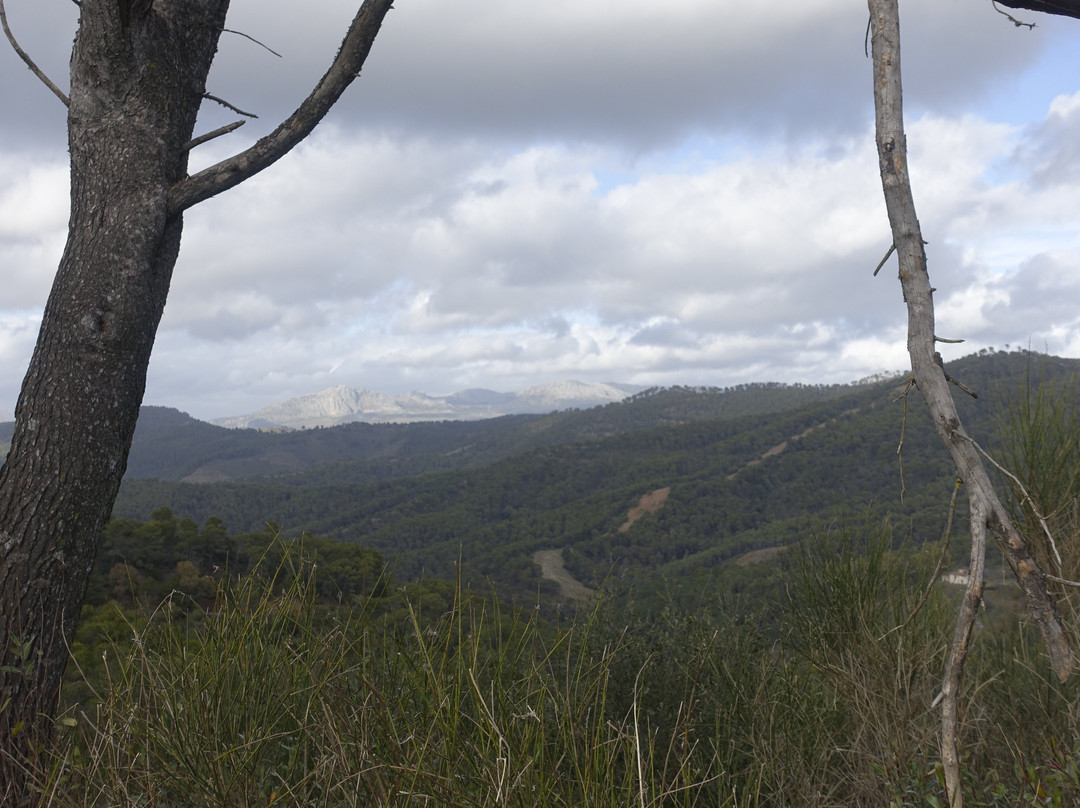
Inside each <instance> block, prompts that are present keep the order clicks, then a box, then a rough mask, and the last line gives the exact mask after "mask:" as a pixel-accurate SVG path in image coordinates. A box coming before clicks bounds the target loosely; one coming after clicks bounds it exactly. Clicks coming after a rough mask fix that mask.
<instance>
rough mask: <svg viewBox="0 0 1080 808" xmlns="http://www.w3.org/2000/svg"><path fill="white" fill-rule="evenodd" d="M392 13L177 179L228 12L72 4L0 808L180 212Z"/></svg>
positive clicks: (114, 475)
mask: <svg viewBox="0 0 1080 808" xmlns="http://www.w3.org/2000/svg"><path fill="white" fill-rule="evenodd" d="M390 5H391V0H365V2H364V4H363V6H362V7H361V8H360V10H359V12H358V13H357V15H356V17H355V18H354V20H353V22H352V24H351V26H350V28H349V30H348V32H347V35H346V37H345V40H344V43H343V44H342V48H341V50H340V52H339V53H338V55H337V57H336V59H335V60H334V62H333V64H332V66H331V67H330V69H329V71H328V72H327V73H326V75H325V76H323V78H322V79H321V80H320V82H319V84H318V85H317V86H316V88H315V90H314V91H313V92H312V94H311V95H310V96H309V97H308V99H307V100H305V101H304V103H303V104H302V105H301V106H300V107H299V108H298V109H297V110H296V112H295V113H293V115H292V116H290V117H289V118H288V119H287V120H286V121H285V122H284V123H282V125H281V126H280V127H279V128H278V129H277V130H275V131H274V132H273V133H272V134H271V135H268V136H267V137H266V138H263V139H262V140H261V141H259V142H258V143H257V144H255V146H253V147H252V148H250V149H248V150H247V151H245V152H243V153H241V154H238V155H236V156H235V157H233V158H231V159H229V160H226V161H224V162H223V163H220V164H218V165H217V166H214V167H212V168H209V169H207V170H205V171H203V172H200V173H199V174H197V175H196V176H194V177H189V176H188V174H187V158H188V153H189V151H190V146H191V140H192V134H193V131H194V127H195V121H196V116H197V114H198V110H199V106H200V104H201V102H202V100H203V97H204V94H205V92H206V87H205V84H206V76H207V73H208V72H209V70H210V66H211V64H212V63H213V60H214V56H215V53H216V51H217V43H218V37H219V36H220V34H221V32H222V29H223V27H224V25H225V18H226V15H227V12H228V8H229V0H82V2H81V9H80V18H79V28H78V34H77V37H76V40H75V44H74V47H73V50H72V54H71V67H70V78H71V90H70V94H69V100H68V136H69V148H70V153H71V215H70V220H69V224H68V239H67V244H66V247H65V249H64V253H63V256H62V258H61V259H60V264H59V267H58V270H57V273H56V277H55V280H54V283H53V287H52V291H51V293H50V295H49V299H48V303H47V305H46V308H45V313H44V318H43V320H42V325H41V330H40V333H39V337H38V342H37V346H36V348H35V351H34V354H33V358H32V359H31V362H30V367H29V370H28V372H27V374H26V378H25V380H24V382H23V386H22V390H21V393H20V396H19V401H18V404H17V407H16V411H15V421H16V423H15V432H14V436H13V438H12V442H11V448H10V451H9V453H8V456H7V460H6V461H5V463H4V465H3V467H2V468H0V806H14V805H18V804H20V802H21V801H22V800H23V799H24V798H25V796H26V788H27V786H26V780H25V776H24V774H25V771H24V769H25V766H26V764H27V763H28V762H30V761H31V760H32V759H33V756H34V755H35V754H36V753H37V751H38V750H40V749H41V748H42V746H43V744H44V743H46V742H47V739H48V736H49V732H50V729H51V724H52V716H53V714H54V711H55V708H56V704H57V698H58V695H59V689H60V680H61V675H62V673H63V670H64V667H65V663H66V660H67V642H68V640H69V639H70V637H71V636H72V634H73V632H74V630H75V625H76V620H77V618H78V615H79V611H80V608H81V605H82V599H83V595H84V593H85V589H86V583H87V579H88V575H89V572H90V568H91V565H92V563H93V560H94V556H95V554H96V551H97V545H98V537H99V534H100V531H101V529H102V527H103V526H104V524H105V522H106V520H107V519H108V517H109V513H110V511H111V509H112V505H113V501H114V499H115V497H116V493H117V489H118V488H119V485H120V479H121V477H122V476H123V474H124V469H125V467H126V464H127V455H128V450H129V448H130V446H131V438H132V434H133V432H134V429H135V421H136V419H137V417H138V414H139V407H140V404H141V402H142V396H143V390H144V387H145V383H146V370H147V365H148V363H149V359H150V351H151V348H152V346H153V343H154V337H155V334H156V331H157V327H158V323H159V321H160V319H161V315H162V311H163V309H164V306H165V299H166V296H167V294H168V290H169V283H170V279H171V276H172V271H173V266H174V264H175V262H176V258H177V255H178V253H179V249H180V235H181V231H182V227H183V212H184V210H186V209H187V208H189V207H191V206H192V205H194V204H196V203H197V202H200V201H202V200H204V199H207V198H209V197H211V196H213V195H215V194H217V193H219V192H221V191H223V190H225V189H227V188H230V187H232V186H234V185H237V184H239V183H240V182H243V181H244V180H245V179H247V178H248V177H250V176H252V175H254V174H255V173H257V172H258V171H261V170H262V169H263V168H266V167H267V166H268V165H270V164H271V163H273V162H274V161H276V160H277V159H279V158H280V157H282V156H283V155H284V154H286V153H287V152H288V151H289V150H290V149H291V148H292V147H293V146H295V145H296V144H297V143H299V142H300V141H301V140H303V138H304V137H306V136H307V135H308V134H309V133H310V132H311V131H312V129H313V128H314V127H315V125H316V124H317V123H318V122H319V120H320V119H321V118H322V117H323V116H324V115H325V114H326V112H327V111H328V110H329V109H330V107H331V106H332V105H333V104H334V103H335V102H336V101H337V99H338V98H339V97H340V96H341V94H342V92H344V90H345V89H346V88H347V87H348V86H349V84H350V83H351V82H352V81H353V80H354V79H355V77H356V76H357V74H358V73H359V71H360V67H361V66H362V64H363V63H364V61H365V59H366V57H367V55H368V52H369V50H370V48H371V45H372V43H373V41H374V38H375V35H376V33H377V32H378V30H379V27H380V26H381V24H382V21H383V18H384V16H385V15H386V13H387V11H388V10H389V8H390ZM0 12H2V0H0ZM61 98H62V100H64V99H63V96H62V94H61Z"/></svg>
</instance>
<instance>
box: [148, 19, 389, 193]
mask: <svg viewBox="0 0 1080 808" xmlns="http://www.w3.org/2000/svg"><path fill="white" fill-rule="evenodd" d="M392 3H393V0H364V4H363V5H362V6H361V7H360V10H359V11H357V13H356V16H355V17H354V18H353V21H352V23H351V24H350V25H349V30H348V32H347V33H346V34H345V40H344V41H343V42H342V44H341V50H339V51H338V54H337V57H336V58H335V59H334V61H333V64H331V65H330V69H329V70H327V71H326V74H325V75H324V76H323V77H322V78H321V79H320V80H319V83H318V84H316V85H315V89H313V90H312V91H311V94H310V95H309V96H308V97H307V98H306V99H304V101H303V103H301V104H300V106H299V107H298V108H297V109H296V111H295V112H293V114H292V115H290V116H289V117H288V118H286V119H285V120H284V121H283V122H282V123H281V125H280V126H278V127H277V129H275V130H274V131H273V132H271V133H270V134H269V135H267V136H266V137H264V138H261V139H260V140H259V141H258V142H257V143H255V145H253V146H252V147H251V148H249V149H246V150H245V151H243V152H241V153H240V154H237V155H235V156H233V157H230V158H229V159H227V160H223V161H222V162H220V163H218V164H217V165H213V166H210V167H209V168H207V169H204V170H203V171H200V172H199V173H198V174H195V175H194V176H191V177H187V178H186V179H183V180H181V181H180V182H178V183H177V184H176V185H174V186H173V187H172V189H171V191H170V192H169V213H170V214H176V213H180V212H182V211H184V210H187V209H188V208H190V207H191V206H192V205H195V204H198V203H199V202H202V201H203V200H204V199H209V198H210V197H212V196H215V195H217V194H219V193H221V192H222V191H226V190H228V189H229V188H232V187H234V186H236V185H239V184H240V183H242V182H243V181H244V180H246V179H248V178H250V177H253V176H254V175H255V174H257V173H259V172H260V171H262V170H263V169H265V168H267V167H268V166H271V165H273V164H274V163H276V162H277V161H278V160H280V159H281V158H282V157H284V156H285V155H286V154H288V153H289V151H290V150H292V148H293V147H294V146H296V144H298V143H299V142H300V141H302V140H303V139H304V138H305V137H307V136H308V135H309V134H310V133H311V132H312V130H313V129H314V128H315V127H316V126H317V125H318V123H319V122H320V121H321V120H322V119H323V118H324V117H325V116H326V113H327V112H329V111H330V108H331V107H332V106H333V105H334V103H335V102H336V101H337V100H338V99H339V98H340V97H341V95H342V93H344V92H345V90H346V89H347V88H348V87H349V85H350V84H352V82H353V81H354V80H355V79H356V76H357V74H358V73H359V72H360V68H361V67H362V66H363V64H364V61H365V60H366V59H367V56H368V54H369V53H370V52H371V46H372V44H373V43H374V41H375V35H376V34H377V33H378V32H379V28H380V27H381V25H382V21H383V18H384V17H385V16H386V14H387V12H388V11H389V10H390V8H391V6H392Z"/></svg>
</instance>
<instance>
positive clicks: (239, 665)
mask: <svg viewBox="0 0 1080 808" xmlns="http://www.w3.org/2000/svg"><path fill="white" fill-rule="evenodd" d="M790 555H791V557H792V561H791V562H789V564H788V568H787V570H786V571H785V573H784V579H785V585H786V591H787V592H788V597H787V600H786V602H785V603H784V604H782V607H781V608H779V609H778V610H776V611H770V610H768V609H765V608H762V607H761V606H760V605H757V606H750V605H748V604H745V603H741V602H739V601H737V600H734V599H730V598H707V597H703V598H702V603H701V606H700V608H699V609H694V610H680V609H676V608H674V607H672V608H669V609H666V610H663V611H662V612H661V613H660V614H658V615H654V616H651V617H644V616H642V615H639V614H637V613H636V612H635V610H634V608H633V605H632V602H628V601H626V600H617V599H615V598H611V597H605V598H601V599H600V600H599V601H598V602H597V603H596V605H595V606H594V608H593V609H592V610H591V611H589V612H588V613H582V614H579V615H578V616H577V618H575V619H574V620H573V621H572V622H570V623H569V624H568V625H564V626H561V627H553V626H551V625H548V624H546V623H544V622H542V621H540V620H539V619H537V616H536V613H535V612H531V611H522V610H520V609H513V608H508V607H506V606H504V605H503V604H501V603H500V602H499V601H498V599H497V598H494V597H480V596H477V595H475V594H473V593H470V592H467V591H462V590H461V589H460V587H459V588H458V589H457V590H456V595H455V596H454V600H453V602H452V603H449V604H445V605H444V606H440V607H439V609H438V610H437V611H435V612H434V613H433V612H432V609H431V608H430V605H425V602H424V601H423V600H422V599H419V598H411V597H408V596H406V595H404V594H402V593H398V594H397V595H396V596H393V597H387V598H380V597H374V596H368V597H365V598H363V599H359V600H357V602H356V605H355V607H354V608H352V609H348V608H338V607H335V608H331V607H328V606H324V605H320V604H319V603H318V602H317V599H316V593H317V591H318V588H317V586H316V580H315V576H316V575H317V570H315V569H314V568H313V567H311V566H310V565H307V566H304V567H303V568H302V569H301V570H299V571H297V570H282V569H279V570H263V571H262V572H260V573H257V574H255V575H252V576H249V577H247V578H244V579H243V580H240V581H233V582H231V583H228V584H224V585H222V587H221V589H220V590H219V592H218V597H217V600H216V603H215V604H214V605H213V607H212V608H209V609H205V610H204V609H195V608H188V605H189V604H185V603H184V602H180V601H174V602H170V601H166V602H165V603H164V604H163V605H162V606H160V607H159V608H158V609H156V610H155V611H154V612H153V613H152V614H151V615H150V616H149V617H148V618H145V619H139V620H137V621H132V622H131V623H130V624H129V626H128V631H129V634H130V637H131V642H118V643H116V644H115V645H114V646H112V649H111V650H110V651H109V652H108V653H107V655H106V659H105V661H104V664H103V668H104V671H105V673H104V678H103V679H102V681H103V682H104V684H103V685H101V686H100V687H99V690H100V693H99V696H100V700H99V701H98V702H97V703H96V705H95V706H94V707H93V708H87V709H86V710H85V711H84V712H83V713H79V714H74V713H71V714H68V715H65V716H64V718H63V719H62V721H61V723H60V724H59V725H58V727H57V729H58V741H57V744H56V748H55V752H54V758H53V759H52V760H51V761H49V762H48V765H45V764H43V765H42V768H41V774H40V777H39V778H38V779H39V786H40V789H39V790H40V794H41V797H40V802H39V804H40V805H43V806H46V805H47V806H91V807H93V806H117V808H126V807H127V806H132V807H133V806H193V808H194V807H198V808H202V807H203V806H220V807H224V806H230V808H231V807H232V806H269V805H289V806H292V805H303V806H335V808H336V807H337V806H522V808H524V806H530V808H531V807H532V806H541V807H543V806H567V807H568V808H569V806H574V807H575V808H577V807H579V806H583V807H585V808H590V807H591V806H604V807H605V808H606V807H607V806H612V807H614V806H619V808H627V807H629V808H660V807H661V806H664V807H666V806H672V807H673V808H683V807H685V808H689V807H690V806H695V807H697V806H700V807H702V808H704V807H705V806H709V808H721V807H723V806H728V807H730V808H749V807H750V806H791V805H798V806H897V808H900V806H935V805H940V804H941V787H940V784H939V781H938V775H937V766H936V761H937V745H936V728H937V725H938V716H937V713H936V710H935V708H934V698H935V696H936V693H937V683H938V679H939V677H940V670H941V663H942V656H943V654H944V649H945V640H944V638H945V636H947V633H948V627H949V620H950V618H951V613H952V609H951V608H950V607H949V605H948V600H949V597H950V596H949V594H948V592H947V591H946V590H944V589H942V588H941V586H940V585H937V586H935V587H933V588H931V589H930V591H929V594H928V595H926V594H924V590H925V585H926V583H927V581H928V578H929V575H930V572H929V571H930V568H931V567H932V566H933V565H932V561H933V559H932V558H930V557H929V555H930V553H929V551H914V550H911V549H910V548H900V549H899V550H897V549H894V548H893V540H892V536H891V534H890V533H889V531H888V528H887V526H881V525H877V526H867V528H866V529H865V530H863V531H862V532H860V533H857V534H855V533H851V534H841V535H837V536H832V537H819V538H817V539H807V541H806V542H804V543H803V545H802V546H801V547H800V548H796V549H794V550H793V551H792V552H791V553H790ZM1012 626H1013V628H1012V629H1011V630H1010V631H1007V632H999V631H994V632H990V631H986V630H983V631H980V632H979V635H978V637H977V640H976V648H975V650H974V652H973V654H972V661H971V666H970V668H969V671H968V675H967V677H966V680H965V681H966V682H968V688H969V691H968V697H967V698H966V699H965V704H966V705H968V712H967V714H965V716H964V727H963V730H964V739H965V749H966V750H967V752H966V757H965V760H964V766H965V770H966V772H967V777H968V781H967V789H968V791H969V792H970V793H969V794H968V802H969V804H971V805H987V806H989V805H1031V806H1034V805H1066V804H1076V801H1077V800H1078V799H1080V788H1078V783H1080V779H1078V775H1077V771H1078V768H1080V741H1078V740H1077V738H1078V737H1080V723H1078V721H1077V718H1076V715H1077V705H1078V702H1077V698H1076V693H1075V690H1074V688H1072V686H1071V685H1070V686H1066V687H1062V686H1058V685H1057V684H1056V683H1053V682H1051V678H1052V677H1049V676H1048V675H1046V674H1045V673H1044V672H1045V670H1046V665H1045V662H1044V661H1043V660H1042V659H1041V658H1040V651H1039V647H1038V645H1037V643H1034V642H1032V641H1030V638H1029V636H1028V633H1027V632H1026V630H1025V629H1024V628H1023V627H1022V626H1020V625H1018V624H1016V623H1015V621H1014V622H1013V623H1012Z"/></svg>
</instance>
